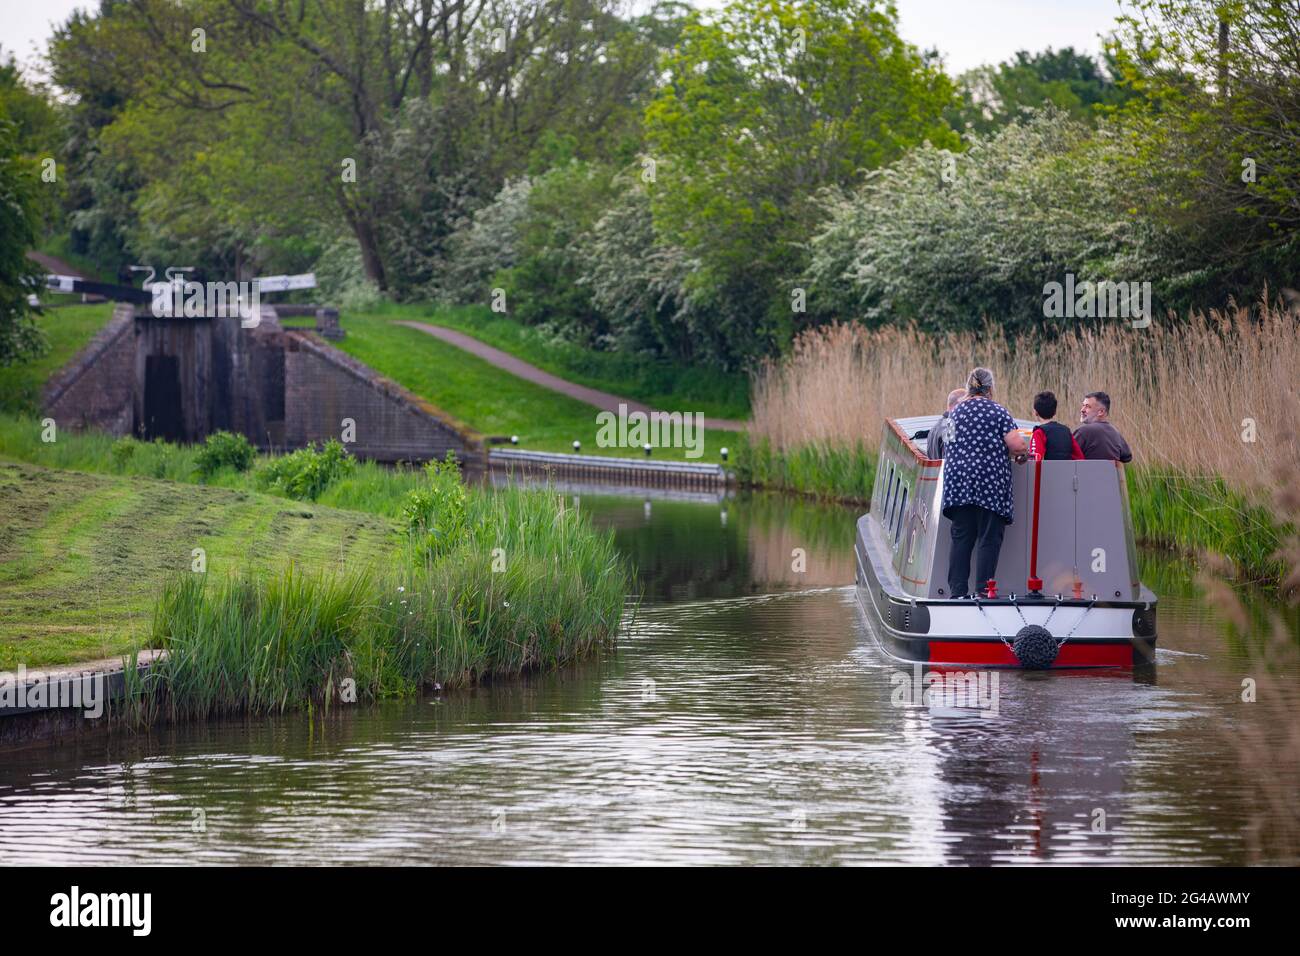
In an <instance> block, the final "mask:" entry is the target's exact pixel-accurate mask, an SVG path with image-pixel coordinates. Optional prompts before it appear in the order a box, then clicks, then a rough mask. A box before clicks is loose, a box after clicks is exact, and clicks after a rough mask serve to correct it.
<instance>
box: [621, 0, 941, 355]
mask: <svg viewBox="0 0 1300 956" xmlns="http://www.w3.org/2000/svg"><path fill="white" fill-rule="evenodd" d="M896 21H897V15H896V12H895V11H894V9H893V7H892V6H890V5H885V4H881V3H877V2H874V0H872V2H862V0H811V2H795V0H733V2H731V3H729V4H728V5H727V6H726V7H724V8H723V9H722V10H721V11H720V12H718V13H717V14H716V16H710V17H707V18H706V16H705V15H696V16H695V17H693V18H692V19H691V21H690V22H689V23H688V24H687V26H686V27H685V29H684V30H683V34H682V40H681V43H680V44H679V46H678V48H677V49H676V51H674V53H673V54H671V55H670V56H669V57H668V58H667V60H666V63H665V70H666V73H667V80H666V82H665V83H664V84H663V86H662V87H661V89H660V91H659V93H658V95H657V96H656V98H655V100H654V102H653V103H651V105H650V107H649V108H648V109H647V111H646V118H645V124H646V137H647V158H648V160H651V161H653V162H654V164H655V165H654V177H653V182H652V183H650V185H649V186H648V189H649V193H650V200H651V206H652V210H653V215H654V221H655V229H656V232H657V234H658V235H659V237H660V238H661V240H662V241H663V242H664V243H665V244H668V245H675V246H680V247H681V248H682V249H684V250H685V251H686V252H687V253H688V254H689V255H691V256H693V257H694V258H696V259H698V261H699V263H700V268H699V270H698V271H697V272H696V273H695V274H694V275H693V276H692V277H691V279H690V280H689V285H690V287H691V294H692V297H693V298H694V299H695V300H696V301H697V302H699V303H700V304H701V305H704V306H705V307H708V308H711V309H713V310H715V315H716V316H717V321H718V323H719V327H720V330H721V332H722V334H723V335H724V336H725V337H726V338H727V340H728V341H729V343H730V348H731V351H732V358H731V360H732V361H733V362H738V361H741V360H743V358H744V357H745V356H746V355H754V354H760V353H763V352H766V351H769V350H770V349H771V348H773V347H779V346H780V345H782V344H783V343H784V342H785V341H788V338H789V335H790V333H791V330H792V328H793V327H794V325H795V324H796V323H795V318H796V316H797V315H798V313H797V312H796V311H794V307H793V306H794V302H795V299H796V297H797V295H798V293H797V291H796V287H797V285H798V282H799V277H800V275H801V274H802V271H803V267H804V264H805V262H806V254H805V252H804V250H803V248H802V244H803V242H804V241H805V240H806V237H807V235H808V233H809V230H810V227H811V226H812V224H813V223H814V222H815V221H816V217H817V215H818V211H817V209H816V206H815V204H814V203H813V197H814V195H815V193H816V191H817V190H818V189H819V188H821V187H824V186H827V185H830V184H848V183H850V182H852V181H853V180H854V178H855V177H856V176H857V174H858V171H859V170H860V169H863V168H866V169H871V168H875V167H878V166H880V165H881V164H883V163H887V162H889V161H891V160H893V159H895V158H897V157H898V156H899V155H901V154H902V153H903V152H904V151H905V150H907V149H908V148H909V147H912V146H914V145H917V144H919V143H921V142H923V141H926V140H929V141H931V142H934V143H936V144H937V145H941V146H956V145H957V144H958V140H957V137H956V135H955V134H954V133H953V132H952V130H951V129H950V128H949V127H948V126H947V125H946V124H945V123H944V122H943V120H942V117H941V114H942V111H943V109H944V108H945V107H946V106H948V105H949V104H950V102H951V99H952V87H951V84H950V82H949V81H948V80H947V78H946V77H945V76H944V75H943V74H942V72H941V71H940V70H939V69H937V68H936V67H935V66H934V65H933V64H932V63H930V62H928V61H927V60H926V59H925V58H923V57H922V56H921V54H919V53H918V52H917V51H916V50H915V49H914V48H913V47H911V46H910V45H908V44H907V43H905V42H903V40H902V39H900V37H899V36H898V30H897V22H896Z"/></svg>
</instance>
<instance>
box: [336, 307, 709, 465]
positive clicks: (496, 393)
mask: <svg viewBox="0 0 1300 956" xmlns="http://www.w3.org/2000/svg"><path fill="white" fill-rule="evenodd" d="M397 318H419V319H421V320H424V319H427V316H420V315H416V314H406V313H398V314H395V315H394V314H383V315H348V316H347V317H346V320H345V322H344V325H345V327H346V329H347V333H348V334H347V338H345V339H343V340H342V341H341V342H338V343H337V345H338V346H339V347H340V348H341V349H343V351H345V352H347V353H348V354H350V355H352V356H353V357H355V358H357V359H359V360H360V361H362V362H364V363H366V364H367V365H369V366H370V367H371V368H373V369H375V370H376V371H378V372H379V373H381V374H382V375H385V376H387V377H388V378H391V379H392V380H393V381H395V382H397V383H398V384H400V385H402V386H403V387H405V388H407V389H410V390H411V391H412V392H414V393H415V394H416V395H419V396H420V397H421V398H424V399H426V400H427V401H429V402H430V403H432V404H433V405H434V406H436V407H437V408H440V409H442V410H443V411H445V412H447V413H448V414H449V415H451V416H452V417H453V418H456V419H458V420H459V421H462V422H464V423H466V424H467V425H469V426H470V427H472V428H474V429H475V430H477V431H478V432H480V433H482V434H484V435H496V436H510V435H518V436H519V440H520V441H519V447H520V448H523V449H531V450H534V451H565V452H570V451H572V450H573V447H572V446H573V442H574V441H575V440H576V441H579V442H581V443H582V449H581V450H582V453H583V454H590V455H607V456H615V457H639V456H640V455H641V454H642V453H641V452H640V451H639V450H637V449H635V448H599V447H597V445H596V433H597V429H598V427H599V426H598V423H597V421H596V415H597V413H598V410H597V409H595V408H593V407H592V406H590V405H587V404H585V403H584V402H579V401H576V400H575V399H572V398H568V397H567V396H564V395H560V394H559V393H557V392H553V391H551V390H550V389H547V388H542V387H541V386H540V385H534V384H533V383H531V382H526V381H524V380H523V379H520V378H517V377H516V376H514V375H511V374H510V373H508V372H505V371H502V370H501V369H498V368H496V367H495V366H494V365H492V364H490V363H488V362H485V361H483V360H482V359H480V358H477V357H475V356H473V355H470V354H468V353H466V352H465V351H464V350H462V349H458V348H456V347H455V346H454V345H449V344H447V343H446V342H442V341H440V340H438V339H436V338H434V337H433V336H431V335H428V334H426V333H424V332H421V331H420V330H418V329H412V328H409V327H407V326H403V325H396V324H394V319H397ZM680 406H681V402H677V403H676V407H680ZM734 439H735V435H734V434H732V433H728V432H719V431H706V432H705V434H704V445H703V455H702V457H700V458H698V459H689V460H696V461H718V460H719V451H720V449H721V448H723V447H727V446H729V445H731V444H734ZM686 451H687V449H685V448H671V447H664V448H657V449H655V452H654V456H655V457H656V458H662V459H668V460H673V461H677V460H688V459H687V458H686Z"/></svg>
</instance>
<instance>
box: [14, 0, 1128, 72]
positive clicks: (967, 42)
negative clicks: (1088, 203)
mask: <svg viewBox="0 0 1300 956" xmlns="http://www.w3.org/2000/svg"><path fill="white" fill-rule="evenodd" d="M690 2H692V3H693V4H694V5H695V6H699V7H709V8H713V7H718V6H721V5H722V2H723V0H690ZM633 3H634V6H635V8H638V9H644V8H645V7H647V6H649V0H633ZM897 5H898V16H899V22H900V27H901V31H902V34H903V36H904V38H906V39H907V40H908V41H910V42H911V43H914V44H915V45H916V46H918V47H921V48H922V49H927V50H928V49H931V48H937V49H938V50H939V51H940V52H941V53H942V54H943V56H944V62H945V63H946V64H947V67H948V70H949V71H950V72H951V73H961V72H963V71H964V70H968V69H970V68H971V67H974V66H979V65H980V64H981V63H999V62H1001V61H1003V60H1006V59H1009V58H1010V57H1011V56H1012V55H1013V54H1014V53H1015V52H1016V51H1017V50H1030V51H1037V50H1043V49H1046V48H1047V47H1049V46H1050V47H1053V48H1055V49H1060V48H1061V47H1064V46H1073V47H1074V48H1075V49H1077V50H1080V51H1084V52H1089V53H1092V54H1094V55H1095V54H1097V53H1098V52H1100V50H1101V43H1100V41H1099V39H1098V35H1099V34H1104V33H1106V32H1108V31H1109V30H1110V29H1111V25H1112V24H1113V23H1114V21H1115V17H1116V15H1117V14H1118V13H1119V0H897ZM88 6H92V4H90V3H88V2H87V0H0V46H2V47H3V48H4V49H5V50H6V51H9V52H13V53H14V55H15V56H17V57H18V59H19V60H20V61H22V62H24V63H29V62H31V60H32V59H33V56H34V55H35V54H36V53H37V52H38V51H40V52H43V51H44V48H45V41H46V40H47V39H48V37H49V35H50V32H51V24H53V23H61V22H63V20H65V19H66V18H67V16H68V14H69V13H71V12H72V10H73V9H74V8H76V7H83V8H84V7H88ZM94 6H98V4H97V3H96V4H94Z"/></svg>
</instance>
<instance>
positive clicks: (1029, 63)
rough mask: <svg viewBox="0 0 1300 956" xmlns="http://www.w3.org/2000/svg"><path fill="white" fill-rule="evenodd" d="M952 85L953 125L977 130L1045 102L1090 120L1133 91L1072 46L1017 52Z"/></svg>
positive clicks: (987, 128)
mask: <svg viewBox="0 0 1300 956" xmlns="http://www.w3.org/2000/svg"><path fill="white" fill-rule="evenodd" d="M1111 62H1112V64H1113V60H1112V61H1111ZM957 85H958V88H959V90H960V95H961V103H960V105H959V106H957V107H956V108H954V109H953V110H952V111H951V112H950V116H951V119H952V125H953V126H954V127H955V128H956V129H959V130H964V131H965V130H969V131H971V132H974V133H981V134H987V133H991V132H993V131H994V130H996V129H998V128H999V127H1001V126H1005V125H1006V124H1007V123H1010V122H1012V121H1014V120H1016V119H1019V118H1021V117H1022V116H1023V115H1024V112H1025V110H1030V109H1040V108H1041V107H1043V106H1044V105H1051V106H1054V107H1056V108H1057V109H1059V110H1062V111H1064V112H1066V113H1069V114H1070V115H1071V116H1072V117H1074V118H1075V119H1079V120H1088V121H1091V120H1094V119H1095V118H1096V117H1097V116H1098V115H1100V112H1101V108H1102V107H1107V106H1116V105H1118V104H1120V103H1123V102H1125V101H1126V100H1128V99H1129V98H1131V97H1132V96H1133V95H1134V94H1133V91H1132V90H1131V89H1128V88H1127V87H1124V86H1121V85H1119V84H1118V83H1117V82H1116V81H1115V79H1114V72H1113V68H1112V69H1111V70H1106V69H1103V68H1102V66H1101V65H1100V64H1099V63H1098V62H1097V61H1096V60H1095V59H1093V58H1092V57H1090V56H1088V55H1087V54H1085V53H1076V52H1075V50H1074V48H1073V47H1066V48H1065V49H1063V50H1056V51H1054V50H1051V49H1048V50H1045V51H1043V52H1041V53H1034V54H1030V53H1028V52H1026V51H1024V50H1021V51H1019V52H1018V53H1016V55H1015V57H1014V59H1011V60H1007V61H1005V62H1003V63H1000V64H998V65H997V66H981V67H977V68H976V69H974V70H970V71H968V72H966V73H964V74H962V75H961V76H960V77H959V78H958V80H957Z"/></svg>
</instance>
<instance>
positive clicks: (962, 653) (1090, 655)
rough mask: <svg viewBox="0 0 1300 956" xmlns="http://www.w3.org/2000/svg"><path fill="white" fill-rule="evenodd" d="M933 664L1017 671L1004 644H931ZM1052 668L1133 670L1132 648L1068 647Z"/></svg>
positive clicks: (1122, 644)
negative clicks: (965, 665) (1006, 668)
mask: <svg viewBox="0 0 1300 956" xmlns="http://www.w3.org/2000/svg"><path fill="white" fill-rule="evenodd" d="M930 663H931V664H982V665H985V666H988V665H1006V666H1011V667H1018V666H1019V664H1020V662H1019V661H1017V660H1016V655H1015V654H1013V653H1011V648H1009V647H1007V646H1006V645H1005V644H1003V643H1002V642H1001V641H930ZM1052 666H1053V667H1131V666H1133V645H1132V644H1131V643H1130V642H1128V641H1122V642H1121V641H1116V642H1115V643H1108V644H1082V643H1069V642H1067V643H1066V644H1065V646H1063V647H1062V648H1061V651H1060V653H1059V654H1057V656H1056V663H1055V664H1053V665H1052Z"/></svg>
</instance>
